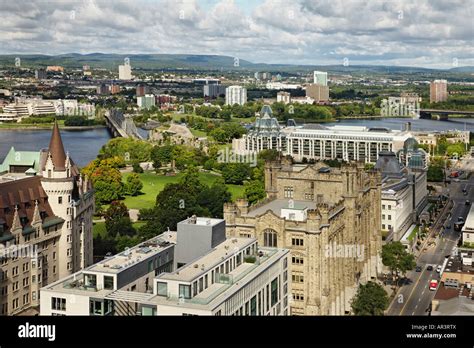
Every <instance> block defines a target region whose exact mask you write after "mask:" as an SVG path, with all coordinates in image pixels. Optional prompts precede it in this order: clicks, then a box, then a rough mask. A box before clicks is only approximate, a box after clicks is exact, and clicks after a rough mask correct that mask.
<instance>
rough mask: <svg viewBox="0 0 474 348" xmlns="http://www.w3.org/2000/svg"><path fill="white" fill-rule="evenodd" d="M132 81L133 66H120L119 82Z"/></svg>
mask: <svg viewBox="0 0 474 348" xmlns="http://www.w3.org/2000/svg"><path fill="white" fill-rule="evenodd" d="M131 79H132V66H131V65H130V64H124V65H119V80H131Z"/></svg>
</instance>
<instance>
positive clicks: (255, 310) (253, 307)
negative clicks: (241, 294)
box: [250, 295, 257, 315]
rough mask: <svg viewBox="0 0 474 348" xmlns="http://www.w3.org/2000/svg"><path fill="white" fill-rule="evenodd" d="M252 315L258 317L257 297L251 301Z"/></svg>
mask: <svg viewBox="0 0 474 348" xmlns="http://www.w3.org/2000/svg"><path fill="white" fill-rule="evenodd" d="M250 315H257V296H256V295H255V296H254V297H252V299H251V300H250Z"/></svg>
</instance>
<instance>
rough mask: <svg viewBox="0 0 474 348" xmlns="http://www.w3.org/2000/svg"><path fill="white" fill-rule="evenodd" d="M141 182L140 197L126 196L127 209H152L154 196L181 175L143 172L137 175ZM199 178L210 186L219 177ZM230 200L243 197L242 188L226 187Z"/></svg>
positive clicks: (124, 176)
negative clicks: (230, 195) (230, 196)
mask: <svg viewBox="0 0 474 348" xmlns="http://www.w3.org/2000/svg"><path fill="white" fill-rule="evenodd" d="M128 175H130V174H129V173H125V174H123V181H125V180H126V179H127V176H128ZM139 175H140V179H141V181H142V182H143V189H142V192H143V194H142V195H139V196H135V197H131V196H126V198H125V200H124V201H123V202H124V203H125V205H126V206H127V207H128V208H129V209H142V208H152V207H153V206H154V205H155V201H156V196H157V195H158V193H159V192H161V191H162V190H163V188H164V187H165V185H166V184H168V183H177V182H179V180H180V178H181V177H182V175H183V174H181V173H180V174H178V175H176V176H164V175H156V174H155V173H153V172H145V173H143V174H139ZM199 178H200V180H201V182H202V183H203V184H206V185H208V186H210V185H211V184H212V183H213V182H214V181H216V180H217V179H218V178H219V176H217V175H215V174H211V173H199ZM227 187H228V188H229V192H230V193H231V194H232V199H236V198H238V197H240V196H242V195H243V192H244V187H243V186H242V185H227Z"/></svg>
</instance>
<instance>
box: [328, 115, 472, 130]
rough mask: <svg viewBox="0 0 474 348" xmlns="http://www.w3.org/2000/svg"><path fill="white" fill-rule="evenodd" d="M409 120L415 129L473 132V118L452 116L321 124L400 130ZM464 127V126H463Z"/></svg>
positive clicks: (356, 120)
mask: <svg viewBox="0 0 474 348" xmlns="http://www.w3.org/2000/svg"><path fill="white" fill-rule="evenodd" d="M407 122H411V128H412V130H415V131H445V130H455V129H457V130H464V129H466V130H468V131H471V132H474V119H470V118H453V119H449V120H446V121H437V120H426V119H410V118H384V119H372V120H371V119H350V120H341V121H339V122H328V123H324V124H323V125H327V126H333V125H341V126H342V125H344V126H366V127H386V128H390V129H393V130H400V129H402V128H403V126H404V125H405V123H407ZM464 127H466V128H464Z"/></svg>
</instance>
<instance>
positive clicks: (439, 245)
mask: <svg viewBox="0 0 474 348" xmlns="http://www.w3.org/2000/svg"><path fill="white" fill-rule="evenodd" d="M463 162H464V161H463ZM464 165H465V166H467V167H468V168H471V167H472V166H473V165H474V160H473V159H469V160H467V161H465V164H464ZM463 188H466V189H467V195H464V194H463V192H462V190H463ZM448 190H449V191H448V192H449V194H450V198H451V199H452V200H453V203H454V206H453V208H452V214H451V216H450V217H448V218H447V219H446V221H445V222H443V223H442V224H440V226H438V227H437V229H436V230H435V236H437V235H438V238H436V245H433V246H431V247H427V250H426V251H424V252H422V254H421V255H420V257H419V258H418V260H417V263H416V264H417V265H418V266H421V267H422V271H421V272H416V271H415V270H413V271H411V272H408V273H407V278H408V279H409V284H406V285H403V286H402V287H401V288H400V289H399V291H398V293H397V295H396V296H395V299H394V300H393V302H392V304H391V306H390V307H389V310H388V313H387V314H388V315H427V314H428V313H427V309H428V307H429V306H430V303H431V300H432V299H433V297H434V295H435V293H436V291H430V290H429V282H430V280H431V279H437V280H439V279H440V275H439V274H438V273H437V272H436V267H437V266H438V265H443V262H444V260H445V257H446V256H447V255H450V254H451V253H452V249H453V247H455V246H456V245H457V242H458V239H459V238H460V232H456V231H454V222H455V221H456V220H457V218H458V217H459V216H462V217H463V218H466V216H467V214H468V212H469V209H470V206H469V205H466V204H465V203H466V199H469V200H471V201H472V200H473V199H474V176H471V178H470V179H469V180H460V181H452V182H451V184H449V185H448ZM448 216H449V214H448ZM448 224H450V225H451V226H450V228H449V229H445V228H444V226H446V225H448ZM443 230H444V232H443ZM439 232H441V233H440V234H438V233H439ZM428 265H432V266H433V270H432V271H428V270H427V269H426V268H427V266H428Z"/></svg>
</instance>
